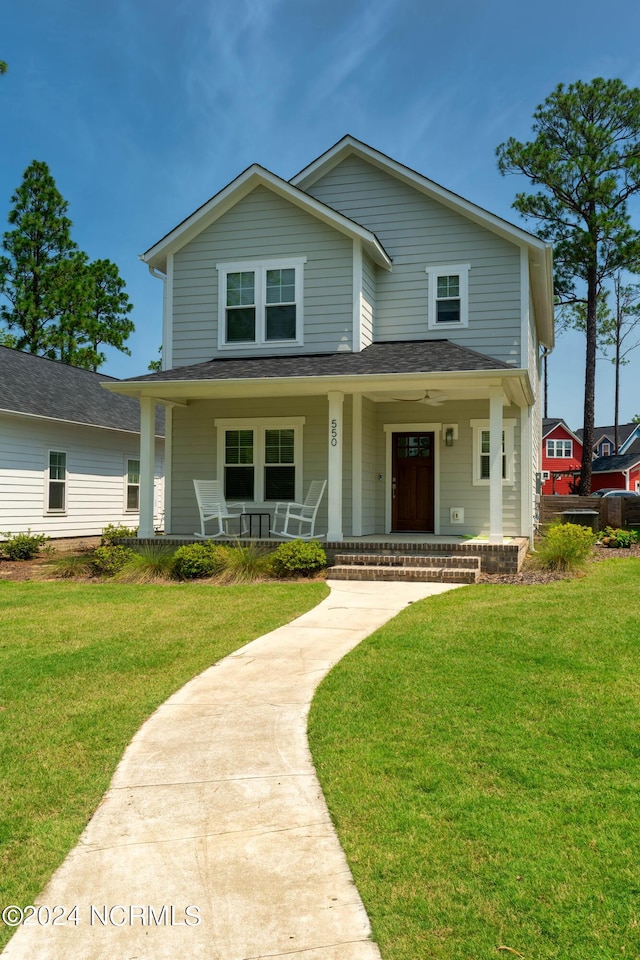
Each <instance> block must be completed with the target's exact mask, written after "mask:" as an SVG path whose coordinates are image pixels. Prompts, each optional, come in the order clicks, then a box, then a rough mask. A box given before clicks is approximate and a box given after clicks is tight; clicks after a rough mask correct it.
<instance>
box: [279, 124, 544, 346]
mask: <svg viewBox="0 0 640 960" xmlns="http://www.w3.org/2000/svg"><path fill="white" fill-rule="evenodd" d="M349 156H358V157H361V158H362V159H364V160H367V161H368V162H369V163H372V164H374V165H375V166H377V167H379V168H381V169H383V170H385V171H386V172H387V173H389V174H391V175H392V176H394V177H397V178H398V179H399V180H402V181H403V182H404V183H408V184H410V185H411V186H412V187H414V188H416V189H417V190H419V191H421V192H422V193H423V194H425V195H426V196H428V197H430V198H431V199H433V200H437V201H438V202H439V203H442V204H444V206H447V207H449V208H450V209H452V210H455V211H456V212H457V213H459V214H461V215H462V216H464V217H467V218H468V219H469V220H473V221H474V222H475V223H478V224H480V226H482V227H484V228H485V229H487V230H491V231H492V232H493V233H496V234H498V235H499V236H501V237H503V238H504V239H505V240H508V241H510V242H511V243H516V244H518V245H519V246H521V247H526V249H527V250H528V252H529V266H530V270H531V284H532V294H533V300H534V304H535V308H536V316H537V318H538V327H539V329H538V333H539V337H540V340H541V342H542V343H543V344H545V346H547V347H550V348H551V347H553V344H554V330H553V254H552V249H553V248H552V245H551V244H550V243H546V242H545V241H544V240H541V239H540V237H537V236H535V234H533V233H529V232H528V231H527V230H523V229H522V228H521V227H517V226H515V224H513V223H509V221H508V220H503V219H502V217H498V216H496V215H495V214H493V213H490V212H489V211H488V210H485V209H484V208H483V207H479V206H478V205H477V204H475V203H471V201H470V200H465V199H464V198H463V197H461V196H459V195H458V194H456V193H453V192H452V191H451V190H447V189H446V188H445V187H442V186H440V184H438V183H435V181H433V180H429V179H428V178H427V177H425V176H423V175H422V174H421V173H418V172H417V171H415V170H412V169H411V168H410V167H406V166H405V165H404V164H402V163H399V162H398V161H397V160H393V159H392V158H391V157H388V156H387V155H386V154H384V153H381V152H380V151H379V150H375V149H374V148H373V147H370V146H369V145H368V144H366V143H363V142H362V141H361V140H358V139H357V138H356V137H353V136H351V135H350V134H347V135H346V136H345V137H343V138H342V139H341V140H338V142H337V143H336V144H334V145H333V147H330V148H329V150H327V151H325V153H323V154H321V156H319V157H318V158H317V159H316V160H314V161H313V162H312V163H310V164H309V165H308V166H307V167H305V168H304V169H303V170H301V171H300V173H298V174H296V176H295V177H292V179H291V183H292V184H294V186H296V187H300V189H302V190H308V189H309V187H311V186H312V185H313V184H314V183H316V182H317V181H318V180H319V179H320V178H321V177H323V176H325V174H327V173H328V172H329V171H330V170H332V169H333V168H334V167H336V166H337V165H338V164H339V163H341V162H342V161H343V160H345V159H346V158H347V157H349Z"/></svg>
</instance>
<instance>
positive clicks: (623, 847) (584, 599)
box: [310, 560, 640, 960]
mask: <svg viewBox="0 0 640 960" xmlns="http://www.w3.org/2000/svg"><path fill="white" fill-rule="evenodd" d="M639 609H640V562H639V561H638V560H608V561H604V562H602V563H598V564H593V565H591V567H590V569H589V573H588V575H587V576H585V577H584V578H580V579H575V580H567V581H559V582H556V583H552V584H548V585H534V586H506V585H481V586H477V587H471V588H465V589H462V590H457V591H453V592H451V593H448V594H445V595H443V596H440V597H434V598H431V599H428V600H426V601H423V602H421V603H418V604H414V605H413V606H411V607H410V608H409V609H407V610H406V611H405V612H403V613H402V614H400V615H399V616H398V617H396V618H395V619H394V620H392V621H391V622H390V623H389V624H388V625H386V626H385V627H383V628H382V629H381V630H379V631H378V632H377V633H376V634H374V635H373V636H372V637H370V638H368V639H367V640H365V641H364V642H363V643H362V644H361V645H360V646H359V647H358V648H356V650H354V651H353V652H352V653H351V654H349V656H347V657H346V658H345V659H344V660H342V661H341V663H340V664H338V665H337V666H336V667H335V668H334V670H333V671H332V672H331V674H330V675H329V676H328V677H327V678H326V679H325V681H324V682H323V684H322V685H321V687H320V689H319V691H318V693H317V695H316V698H315V700H314V703H313V706H312V710H311V716H310V737H311V747H312V752H313V756H314V760H315V762H316V766H317V769H318V772H319V776H320V779H321V782H322V785H323V789H324V791H325V795H326V797H327V801H328V804H329V807H330V810H331V813H332V816H333V818H334V821H335V823H336V825H337V828H338V833H339V835H340V839H341V841H342V843H343V846H344V848H345V851H346V853H347V857H348V859H349V862H350V865H351V868H352V871H353V874H354V877H355V880H356V884H357V886H358V889H359V890H360V893H361V895H362V897H363V899H364V901H365V905H366V907H367V910H368V913H369V916H370V918H371V921H372V925H373V931H374V938H375V939H376V941H377V942H378V944H379V946H380V949H381V952H382V956H383V958H384V960H417V958H420V960H427V958H438V960H481V958H485V957H486V958H490V957H500V956H501V957H504V958H505V960H506V958H507V957H523V958H525V960H551V958H553V960H569V958H570V960H609V958H611V960H613V958H614V957H615V958H618V960H619V958H621V957H638V956H640V903H639V899H638V898H639V894H640V856H639V853H638V851H639V849H640V803H639V802H638V784H639V783H640V722H639V717H640V619H639V614H638V611H639Z"/></svg>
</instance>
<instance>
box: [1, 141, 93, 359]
mask: <svg viewBox="0 0 640 960" xmlns="http://www.w3.org/2000/svg"><path fill="white" fill-rule="evenodd" d="M11 202H12V203H13V208H12V209H11V211H10V212H9V223H10V224H11V225H12V226H13V229H12V230H9V231H7V232H6V233H5V235H4V239H3V242H2V248H3V249H4V250H5V252H6V256H2V257H0V293H2V294H4V296H5V297H6V299H7V300H8V301H9V306H8V307H7V306H5V305H2V306H0V318H1V319H2V320H4V322H5V324H6V326H7V328H8V330H9V331H10V333H12V334H14V336H15V338H16V346H17V347H18V349H19V350H26V351H28V352H29V353H43V352H44V351H45V350H46V348H47V345H48V333H49V327H50V326H51V325H52V324H54V323H55V321H56V320H57V318H58V316H59V314H60V310H61V305H62V303H61V296H62V294H61V290H60V268H61V264H62V263H63V261H65V260H66V259H67V258H69V256H70V255H71V254H72V252H73V251H74V250H75V249H76V245H75V244H74V242H73V240H72V239H71V233H70V231H71V221H70V220H69V218H68V217H67V216H66V213H67V207H68V204H67V202H66V200H64V199H63V198H62V196H61V195H60V193H59V192H58V189H57V187H56V184H55V181H54V179H53V177H52V176H51V173H50V172H49V168H48V166H47V164H46V163H43V162H42V161H39V160H34V161H33V163H31V164H30V165H29V166H28V167H27V169H26V170H25V173H24V177H23V180H22V183H21V184H20V186H19V187H18V189H17V190H16V192H15V193H14V194H13V196H12V198H11Z"/></svg>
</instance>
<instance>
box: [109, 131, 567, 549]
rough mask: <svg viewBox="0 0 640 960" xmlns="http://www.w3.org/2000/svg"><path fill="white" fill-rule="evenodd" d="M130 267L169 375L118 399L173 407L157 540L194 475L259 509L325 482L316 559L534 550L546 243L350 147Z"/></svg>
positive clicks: (257, 175)
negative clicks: (384, 551)
mask: <svg viewBox="0 0 640 960" xmlns="http://www.w3.org/2000/svg"><path fill="white" fill-rule="evenodd" d="M142 259H143V260H144V262H145V263H146V264H147V265H148V267H149V269H150V270H151V271H152V272H153V274H154V275H155V276H158V277H160V278H161V280H162V282H163V284H164V325H163V338H162V343H163V364H164V369H163V370H162V372H160V373H156V374H151V375H147V376H142V377H139V378H137V379H135V380H130V381H122V382H120V383H117V384H109V385H108V387H109V389H111V390H113V391H114V392H117V393H124V394H127V395H129V396H133V397H138V398H139V399H140V403H141V408H142V435H141V436H142V441H141V485H142V492H141V501H142V514H141V529H140V535H142V536H144V535H147V536H148V535H151V534H152V530H153V525H152V522H151V517H152V510H151V499H150V496H151V495H150V492H149V491H150V490H151V489H152V483H151V480H152V462H151V460H152V458H151V456H150V450H151V448H152V444H151V439H152V434H153V428H152V423H153V419H154V409H155V406H156V405H157V404H164V405H166V407H167V427H166V429H167V453H166V475H167V479H166V508H165V509H166V516H165V528H166V530H167V531H168V532H169V533H172V534H175V535H187V536H189V535H192V533H193V532H194V531H195V530H197V529H198V513H197V508H196V501H195V498H194V491H193V483H192V481H193V479H194V478H205V479H206V478H207V477H208V478H212V479H216V478H217V479H218V480H220V481H222V482H223V483H224V489H225V493H226V496H227V498H228V499H229V500H233V501H238V500H241V501H243V502H245V503H246V504H247V506H251V507H252V508H254V509H266V510H269V509H270V508H272V507H273V505H274V503H275V502H276V501H286V500H298V501H299V500H300V499H302V498H303V496H304V494H305V492H306V490H307V488H308V485H309V483H310V481H312V480H314V479H320V480H324V479H326V480H327V481H328V486H327V496H326V497H325V498H324V500H323V502H322V505H321V511H320V514H319V517H318V523H317V526H316V531H317V532H319V533H320V534H321V535H324V536H325V537H326V538H327V540H328V541H344V540H345V539H349V538H355V537H362V536H366V535H370V536H371V535H373V536H375V535H382V534H389V533H393V532H398V533H400V532H403V533H415V534H416V535H418V536H420V535H427V534H432V535H435V536H438V535H439V536H443V537H444V536H471V537H474V536H475V537H485V538H488V539H489V540H490V541H491V542H492V543H501V542H502V541H503V538H505V537H514V536H525V537H531V536H532V533H533V522H534V519H533V518H534V513H535V498H536V475H537V473H538V472H539V470H540V446H541V413H540V363H539V357H540V350H541V347H542V346H544V347H546V348H551V347H553V342H554V340H553V298H552V257H551V249H550V246H549V245H548V244H546V243H544V242H542V241H541V240H540V239H538V238H537V237H535V236H533V235H531V234H530V233H528V232H526V231H524V230H522V229H521V228H520V227H517V226H513V225H512V224H510V223H508V222H506V221H505V220H502V219H501V218H499V217H497V216H494V215H493V214H491V213H489V212H487V211H486V210H483V209H481V208H480V207H478V206H476V205H475V204H473V203H470V202H469V201H467V200H464V199H462V198H461V197H459V196H457V195H456V194H454V193H452V192H450V191H449V190H446V189H444V188H443V187H441V186H439V185H437V184H436V183H434V182H432V181H431V180H428V179H427V178H426V177H424V176H422V175H421V174H419V173H416V172H415V171H413V170H411V169H409V168H407V167H405V166H403V165H402V164H400V163H398V162H396V161H394V160H392V159H390V158H389V157H387V156H385V155H383V154H382V153H380V152H378V151H377V150H374V149H372V148H371V147H369V146H367V145H365V144H364V143H361V142H360V141H358V140H356V139H354V138H353V137H350V136H347V137H344V138H343V139H342V140H340V141H339V142H338V143H337V144H336V145H335V146H333V147H332V148H331V149H330V150H328V151H327V152H326V153H324V154H323V155H322V156H320V157H319V158H318V159H317V160H314V161H313V163H311V164H310V165H309V166H308V167H306V168H305V169H304V170H302V171H301V172H300V173H299V174H298V175H297V176H295V177H293V178H292V179H291V180H290V181H286V180H282V179H280V178H279V177H278V176H276V175H275V174H273V173H271V172H269V171H268V170H266V169H264V168H263V167H261V166H258V165H253V166H251V167H249V168H248V169H247V170H245V171H244V172H243V173H241V174H240V175H239V176H238V177H237V178H236V179H235V180H234V181H232V182H231V183H230V184H228V186H226V187H224V189H222V190H221V191H220V192H219V193H217V194H216V195H215V196H214V197H212V198H211V199H210V200H209V201H208V202H207V203H205V204H204V205H203V206H201V207H200V208H199V209H198V210H196V211H195V212H194V213H192V214H191V215H190V216H189V217H187V218H186V219H185V220H184V221H182V223H180V224H179V225H178V226H177V227H175V228H174V229H173V230H171V231H170V232H169V233H168V234H167V235H166V236H165V237H163V238H162V239H161V240H159V241H158V242H157V243H156V244H154V246H152V247H151V248H150V249H149V250H147V252H146V253H145V254H144V255H143V257H142Z"/></svg>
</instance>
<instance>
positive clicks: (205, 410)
mask: <svg viewBox="0 0 640 960" xmlns="http://www.w3.org/2000/svg"><path fill="white" fill-rule="evenodd" d="M253 415H255V416H257V417H287V416H297V417H305V425H304V428H303V464H302V469H303V489H304V493H306V491H307V489H308V487H309V484H310V482H311V481H312V480H325V479H326V477H327V417H328V407H327V399H326V397H304V398H301V399H299V400H298V401H297V402H296V404H295V410H292V403H291V400H289V399H287V398H279V397H276V398H262V399H260V398H259V399H253V400H220V401H217V400H200V401H194V402H192V403H190V404H189V406H188V407H182V408H177V407H176V408H175V409H174V411H173V443H172V453H173V484H172V491H171V533H173V534H176V535H178V534H181V535H189V536H190V535H192V534H193V533H194V531H196V530H198V529H199V519H198V510H197V506H196V501H195V495H194V492H193V479H194V478H201V479H214V478H215V477H216V476H218V477H219V478H220V479H221V477H222V475H221V473H219V472H218V465H217V463H216V455H217V433H216V427H215V424H214V421H215V420H216V419H218V418H220V419H225V418H232V417H251V416H253ZM317 523H318V526H317V530H318V531H320V532H322V531H326V529H327V498H326V494H325V497H324V500H323V502H322V504H321V506H320V510H319V512H318V520H317Z"/></svg>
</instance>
